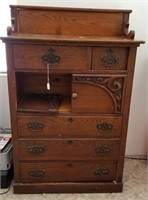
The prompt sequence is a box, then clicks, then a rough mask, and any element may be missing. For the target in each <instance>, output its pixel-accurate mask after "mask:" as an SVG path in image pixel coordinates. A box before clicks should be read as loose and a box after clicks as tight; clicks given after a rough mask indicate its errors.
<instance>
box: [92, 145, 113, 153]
mask: <svg viewBox="0 0 148 200" xmlns="http://www.w3.org/2000/svg"><path fill="white" fill-rule="evenodd" d="M110 151H111V148H110V147H109V146H107V145H101V146H99V147H97V148H95V152H96V153H109V152H110Z"/></svg>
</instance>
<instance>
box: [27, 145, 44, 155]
mask: <svg viewBox="0 0 148 200" xmlns="http://www.w3.org/2000/svg"><path fill="white" fill-rule="evenodd" d="M44 151H45V148H44V147H41V146H29V147H28V152H29V153H31V154H40V153H44Z"/></svg>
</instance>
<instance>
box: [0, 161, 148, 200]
mask: <svg viewBox="0 0 148 200" xmlns="http://www.w3.org/2000/svg"><path fill="white" fill-rule="evenodd" d="M147 172H148V165H147V161H146V160H136V159H125V167H124V187H123V192H122V193H107V194H105V193H102V194H100V193H98V194H97V193H95V194H94V193H93V194H86V193H83V194H32V195H29V194H23V195H22V194H21V195H18V194H13V188H12V186H11V188H10V191H9V192H8V193H7V194H3V195H0V200H46V199H47V200H148V175H147ZM4 191H5V190H4V189H3V190H2V189H1V190H0V192H4Z"/></svg>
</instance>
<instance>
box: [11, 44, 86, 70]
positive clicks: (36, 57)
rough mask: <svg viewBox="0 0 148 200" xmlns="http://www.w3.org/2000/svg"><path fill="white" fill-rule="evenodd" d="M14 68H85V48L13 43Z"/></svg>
mask: <svg viewBox="0 0 148 200" xmlns="http://www.w3.org/2000/svg"><path fill="white" fill-rule="evenodd" d="M13 56H14V67H15V68H16V69H45V70H46V69H47V65H49V68H50V69H54V70H57V69H66V70H69V69H74V70H77V69H86V68H87V48H85V47H66V46H50V45H49V46H42V45H14V47H13Z"/></svg>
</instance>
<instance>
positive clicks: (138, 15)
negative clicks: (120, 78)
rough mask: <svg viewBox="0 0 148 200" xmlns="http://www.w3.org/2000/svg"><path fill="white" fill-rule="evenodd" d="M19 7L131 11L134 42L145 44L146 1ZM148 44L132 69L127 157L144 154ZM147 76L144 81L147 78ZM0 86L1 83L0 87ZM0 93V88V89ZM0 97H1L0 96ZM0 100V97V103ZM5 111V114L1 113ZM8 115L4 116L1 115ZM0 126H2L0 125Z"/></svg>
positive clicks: (31, 1) (88, 0)
mask: <svg viewBox="0 0 148 200" xmlns="http://www.w3.org/2000/svg"><path fill="white" fill-rule="evenodd" d="M17 2H18V4H28V5H42V6H58V7H60V6H66V7H87V8H109V9H112V8H113V9H132V10H133V12H132V14H131V15H130V30H135V32H136V38H137V39H142V40H145V41H146V40H147V39H148V32H147V24H148V23H147V19H148V16H147V11H148V10H147V8H148V5H147V0H124V1H122V0H113V1H109V0H108V1H107V0H106V1H105V0H104V1H99V0H71V1H69V0H62V1H61V0H42V1H41V0H17ZM146 53H147V44H144V45H141V46H140V48H138V52H137V61H136V68H135V78H134V84H133V93H132V101H131V111H130V118H129V128H128V138H127V147H126V155H145V154H146V130H148V124H147V121H146V115H147V113H148V109H147V101H146V89H147V86H148V82H146V80H147V79H148V76H147V72H148V71H147V65H148V57H147V54H146ZM146 76H147V77H146ZM0 81H4V82H3V84H4V88H5V89H4V93H3V96H6V98H5V97H3V98H4V99H5V100H3V102H4V106H5V107H6V108H5V107H4V106H3V105H1V107H0V119H1V116H5V117H4V118H3V120H2V123H3V125H4V126H5V125H6V126H8V125H9V120H8V121H7V122H6V121H5V120H7V119H8V118H9V117H8V116H9V115H8V106H7V104H8V100H7V98H8V97H7V94H6V93H7V92H6V87H7V86H6V83H5V81H6V80H5V78H3V80H0ZM0 84H1V83H0ZM0 91H2V90H1V88H0ZM0 95H2V93H0ZM1 98H2V97H1V96H0V99H1ZM4 110H6V111H4ZM5 112H7V114H5V115H4V113H5ZM0 125H1V122H0Z"/></svg>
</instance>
